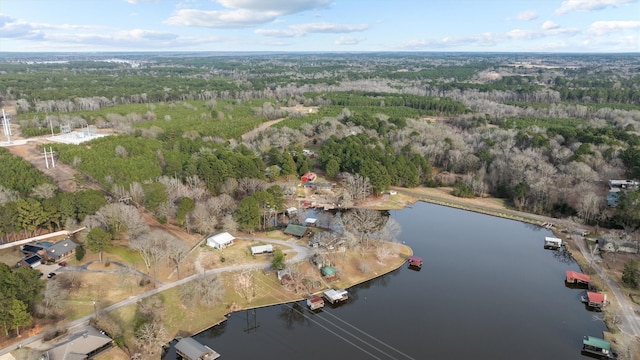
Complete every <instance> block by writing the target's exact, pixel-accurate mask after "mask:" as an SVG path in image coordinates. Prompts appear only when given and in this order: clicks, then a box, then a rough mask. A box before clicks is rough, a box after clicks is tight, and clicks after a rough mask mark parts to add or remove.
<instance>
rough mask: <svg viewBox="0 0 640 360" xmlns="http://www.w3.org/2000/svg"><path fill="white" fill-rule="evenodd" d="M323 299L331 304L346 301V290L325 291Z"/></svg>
mask: <svg viewBox="0 0 640 360" xmlns="http://www.w3.org/2000/svg"><path fill="white" fill-rule="evenodd" d="M324 297H325V298H326V299H327V301H329V302H330V303H332V304H336V303H339V302H343V301H347V300H348V299H349V293H348V292H347V291H346V290H343V289H340V290H334V289H331V290H327V291H325V292H324Z"/></svg>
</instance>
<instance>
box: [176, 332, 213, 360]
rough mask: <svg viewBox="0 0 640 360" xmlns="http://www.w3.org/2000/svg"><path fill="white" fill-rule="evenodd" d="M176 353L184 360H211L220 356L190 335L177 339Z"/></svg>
mask: <svg viewBox="0 0 640 360" xmlns="http://www.w3.org/2000/svg"><path fill="white" fill-rule="evenodd" d="M176 353H177V354H178V355H179V356H180V357H182V358H183V359H186V360H213V359H217V358H219V357H220V354H218V353H217V352H215V351H214V350H213V349H212V348H210V347H208V346H206V345H202V344H200V343H199V342H198V341H196V340H194V339H193V338H190V337H186V338H182V339H180V341H178V343H177V344H176Z"/></svg>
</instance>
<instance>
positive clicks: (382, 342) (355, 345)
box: [256, 278, 415, 360]
mask: <svg viewBox="0 0 640 360" xmlns="http://www.w3.org/2000/svg"><path fill="white" fill-rule="evenodd" d="M256 280H257V281H260V282H261V283H262V284H263V285H264V286H266V287H268V288H270V289H272V290H276V291H277V292H281V291H283V290H282V289H277V288H274V287H273V286H272V285H270V284H268V283H267V282H265V281H264V280H262V279H259V278H258V279H256ZM276 297H278V295H277V293H276ZM279 300H282V301H286V298H280V299H279ZM283 305H285V306H287V307H289V308H290V309H291V310H293V311H296V312H298V313H299V314H300V315H302V316H303V317H304V318H306V319H307V320H309V321H311V322H313V323H314V324H316V325H318V326H320V327H321V328H323V329H325V330H326V331H328V332H329V333H331V334H333V335H335V336H336V337H338V338H340V339H342V340H343V341H345V342H347V343H348V344H350V345H352V346H354V347H355V348H357V349H359V350H360V351H362V352H364V353H366V354H368V355H369V356H371V357H373V358H375V359H379V360H382V359H381V358H379V357H378V356H376V355H375V354H373V353H371V352H370V351H367V350H366V349H364V348H362V347H361V346H359V345H357V344H356V343H354V342H353V341H350V340H349V339H347V338H345V337H344V336H342V335H340V334H338V333H336V332H335V331H333V330H331V329H329V328H328V327H326V326H325V325H323V324H321V323H319V322H318V321H316V320H314V319H313V318H311V317H309V316H308V315H307V314H305V313H303V312H300V311H299V310H297V309H295V308H293V306H291V305H289V304H288V303H285V304H283ZM325 312H326V313H327V314H329V315H330V316H332V317H334V318H336V319H339V318H338V317H336V316H335V315H332V314H330V313H329V312H327V311H323V313H325ZM320 319H322V317H320ZM323 320H324V321H327V322H328V323H329V324H331V325H333V326H334V327H336V328H337V329H339V330H341V331H343V332H344V333H346V334H349V335H350V336H352V337H353V338H355V339H357V340H359V341H360V342H362V343H363V344H366V345H367V346H369V347H371V348H372V349H375V350H376V351H378V352H380V353H382V354H384V355H386V356H387V357H389V358H391V359H394V360H398V359H397V358H396V357H394V356H393V355H391V354H389V353H387V352H385V351H383V350H382V349H380V348H378V347H376V346H375V345H373V344H371V343H369V342H368V341H366V340H365V339H362V338H360V337H358V336H356V335H354V334H352V333H350V332H349V331H348V330H347V329H344V328H342V327H340V326H339V325H337V324H335V323H332V322H331V321H330V320H328V319H323ZM339 320H340V321H341V322H342V323H344V324H346V325H348V326H349V327H351V328H353V329H355V330H357V331H358V332H360V333H362V334H364V335H366V336H367V337H369V338H371V339H374V340H375V341H376V342H378V343H380V344H382V345H384V346H386V347H387V348H389V349H392V350H394V351H396V352H397V353H399V354H401V355H403V356H405V357H406V358H408V359H412V360H415V359H414V358H412V357H411V356H409V355H407V354H405V353H403V352H402V351H400V350H398V349H396V348H394V347H393V346H391V345H389V344H386V343H385V342H384V341H382V340H379V339H377V338H376V337H374V336H372V335H370V334H368V333H367V332H365V331H364V330H361V329H359V328H357V327H356V326H354V325H351V324H349V323H348V322H346V321H344V320H342V319H339Z"/></svg>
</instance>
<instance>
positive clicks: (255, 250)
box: [251, 245, 273, 255]
mask: <svg viewBox="0 0 640 360" xmlns="http://www.w3.org/2000/svg"><path fill="white" fill-rule="evenodd" d="M272 252H273V245H257V246H252V247H251V255H259V254H271V253H272Z"/></svg>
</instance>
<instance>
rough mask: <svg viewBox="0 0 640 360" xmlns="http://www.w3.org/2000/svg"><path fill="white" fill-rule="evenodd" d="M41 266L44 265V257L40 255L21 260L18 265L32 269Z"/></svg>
mask: <svg viewBox="0 0 640 360" xmlns="http://www.w3.org/2000/svg"><path fill="white" fill-rule="evenodd" d="M41 264H42V257H41V256H40V255H38V254H33V255H30V256H27V257H25V258H24V259H22V260H20V262H19V263H18V265H19V266H25V267H30V268H35V267H36V266H39V265H41Z"/></svg>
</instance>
